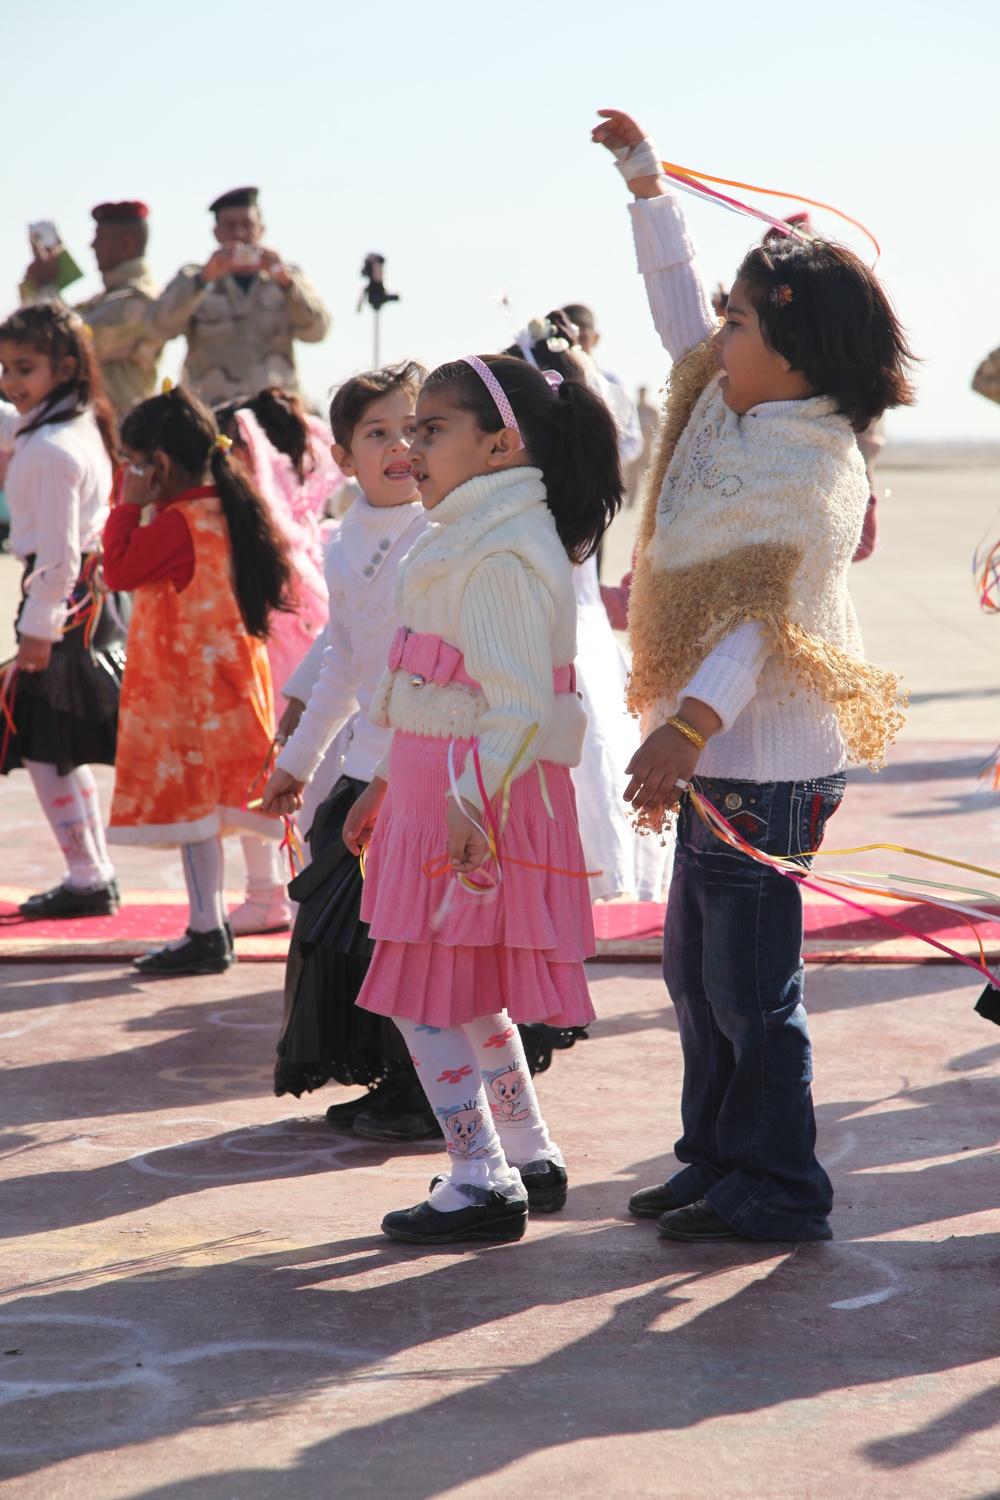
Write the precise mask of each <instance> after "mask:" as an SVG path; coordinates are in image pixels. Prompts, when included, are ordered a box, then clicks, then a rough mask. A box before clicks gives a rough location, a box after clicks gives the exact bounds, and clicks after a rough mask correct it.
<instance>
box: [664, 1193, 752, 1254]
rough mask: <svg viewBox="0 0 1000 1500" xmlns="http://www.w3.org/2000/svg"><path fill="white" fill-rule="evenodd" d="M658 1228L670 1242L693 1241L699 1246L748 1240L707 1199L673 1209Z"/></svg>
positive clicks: (700, 1199) (666, 1214)
mask: <svg viewBox="0 0 1000 1500" xmlns="http://www.w3.org/2000/svg"><path fill="white" fill-rule="evenodd" d="M656 1227H657V1229H658V1230H659V1232H660V1233H661V1234H662V1235H665V1236H666V1238H667V1239H668V1240H691V1241H693V1242H695V1243H697V1244H708V1245H710V1244H714V1243H715V1241H716V1240H720V1241H721V1240H743V1239H746V1235H744V1234H739V1233H738V1232H737V1231H736V1230H735V1229H734V1228H733V1226H732V1225H731V1224H727V1223H726V1220H725V1219H723V1218H722V1217H721V1216H720V1215H719V1214H717V1213H716V1212H715V1209H714V1208H713V1207H712V1205H711V1204H710V1203H709V1202H708V1200H707V1199H706V1198H699V1199H698V1202H697V1203H688V1204H685V1206H684V1207H683V1208H674V1209H671V1210H670V1211H669V1212H668V1213H665V1214H663V1215H662V1217H661V1218H660V1220H659V1222H658V1223H657V1226H656Z"/></svg>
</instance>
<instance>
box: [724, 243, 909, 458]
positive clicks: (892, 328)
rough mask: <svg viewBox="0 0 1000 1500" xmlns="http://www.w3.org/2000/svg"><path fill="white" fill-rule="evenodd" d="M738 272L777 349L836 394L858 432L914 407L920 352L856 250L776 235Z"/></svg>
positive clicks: (827, 392) (756, 249)
mask: <svg viewBox="0 0 1000 1500" xmlns="http://www.w3.org/2000/svg"><path fill="white" fill-rule="evenodd" d="M736 274H737V276H738V277H740V278H741V279H742V280H744V281H745V282H746V283H747V286H748V289H749V294H750V298H751V301H752V302H753V304H754V308H755V310H756V313H757V317H758V319H759V320H760V327H761V332H762V333H763V335H764V337H765V339H766V340H767V342H768V343H769V344H770V345H771V347H772V349H774V350H776V351H777V353H778V354H780V355H782V356H783V358H785V359H787V360H788V362H789V364H790V365H791V367H792V369H793V370H800V371H801V372H802V374H803V375H804V376H805V378H806V379H807V380H808V382H809V384H810V385H811V386H813V387H814V389H815V390H816V391H817V392H819V393H820V394H821V395H824V396H832V397H833V399H834V400H835V401H836V403H837V410H838V411H839V412H841V413H842V415H843V416H845V417H847V419H848V421H849V422H850V423H851V426H852V427H853V428H854V429H855V431H856V432H863V431H864V429H865V428H866V427H867V426H868V425H869V423H871V422H873V421H874V420H875V418H876V417H880V416H881V415H882V413H883V412H884V411H886V410H887V409H888V408H889V407H892V406H909V405H911V404H912V402H913V400H914V392H913V386H912V385H911V383H910V380H909V378H908V376H907V368H908V366H909V365H911V364H912V363H913V359H914V356H913V353H912V351H911V349H910V347H909V345H908V344H907V342H906V336H905V334H904V332H903V329H902V327H901V326H900V323H899V320H898V319H897V317H896V314H895V313H894V312H893V310H892V307H891V306H890V304H889V299H888V298H887V297H886V294H885V292H884V291H883V290H882V288H881V286H880V285H879V283H878V281H877V280H876V278H875V276H874V275H873V274H872V272H871V271H870V270H869V268H868V267H867V266H866V265H865V263H864V261H863V260H861V259H860V257H859V256H857V255H855V254H854V251H853V250H848V249H847V247H846V246H845V245H836V244H831V243H829V242H827V241H823V240H816V239H809V240H800V239H796V238H793V237H792V236H791V235H781V234H779V233H778V232H775V233H773V234H770V235H768V236H767V237H766V239H765V241H764V243H763V244H762V245H756V246H754V248H753V249H752V250H750V251H748V252H747V254H746V255H745V256H744V258H743V262H742V264H741V266H740V268H739V270H738V271H737V273H736Z"/></svg>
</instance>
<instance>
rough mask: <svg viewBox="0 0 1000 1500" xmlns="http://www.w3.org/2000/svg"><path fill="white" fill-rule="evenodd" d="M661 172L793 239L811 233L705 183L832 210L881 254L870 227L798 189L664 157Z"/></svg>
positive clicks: (684, 187) (688, 190)
mask: <svg viewBox="0 0 1000 1500" xmlns="http://www.w3.org/2000/svg"><path fill="white" fill-rule="evenodd" d="M660 166H661V168H662V170H663V175H664V176H665V177H668V178H669V179H670V181H671V182H672V183H673V184H674V186H675V187H678V188H680V189H681V191H682V192H684V193H691V194H692V195H693V196H694V197H695V198H701V199H702V200H703V201H705V202H708V203H714V204H716V205H717V207H719V208H725V209H728V210H729V212H730V213H734V214H745V215H747V216H748V217H749V218H751V219H760V220H761V221H762V222H763V223H764V224H769V225H770V226H771V228H772V229H777V230H779V231H780V232H781V233H782V234H790V235H793V236H794V237H795V238H796V239H800V240H805V239H811V238H812V237H813V236H812V235H810V234H809V233H808V232H806V231H804V230H802V229H800V228H795V227H794V226H792V225H791V224H788V223H786V221H785V220H784V219H776V218H774V217H773V216H772V215H771V214H769V213H767V212H766V211H765V210H764V209H762V208H755V207H754V205H753V204H751V203H744V202H743V201H742V200H741V199H739V198H731V197H730V196H729V194H728V193H720V192H718V191H717V190H716V188H714V187H709V185H708V184H709V183H713V182H714V183H716V184H717V185H718V186H719V187H733V188H740V189H741V190H742V191H744V192H747V193H763V194H764V196H765V197H768V198H791V199H792V201H793V202H795V203H808V204H809V206H810V207H811V208H821V209H823V210H824V212H826V213H831V214H836V215H837V218H838V219H843V220H844V222H845V223H847V224H853V226H854V228H855V229H860V230H861V233H862V234H863V235H865V236H866V237H867V238H868V239H869V240H871V242H872V244H873V245H874V246H875V260H876V261H878V258H879V256H880V255H881V254H882V250H881V246H880V245H879V242H878V240H877V239H876V238H875V236H874V235H873V234H872V232H871V230H870V229H866V228H865V226H864V224H862V223H861V222H860V221H859V220H858V219H852V218H851V216H850V214H845V213H844V212H842V210H841V209H839V208H834V206H833V204H832V203H821V202H820V201H819V199H818V198H805V197H803V195H802V194H801V193H782V192H779V190H778V189H777V188H765V187H755V186H754V185H753V184H752V183H749V182H736V181H734V180H732V179H731V178H729V177H712V176H710V175H709V173H708V172H696V171H695V170H694V169H693V168H692V167H681V166H678V165H677V163H676V162H671V161H664V162H661V163H660Z"/></svg>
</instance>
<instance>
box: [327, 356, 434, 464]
mask: <svg viewBox="0 0 1000 1500" xmlns="http://www.w3.org/2000/svg"><path fill="white" fill-rule="evenodd" d="M426 379H427V371H426V370H425V369H424V367H423V365H418V364H417V362H416V360H413V359H405V360H403V361H402V363H401V364H398V365H386V366H385V367H384V368H383V369H381V370H365V371H364V373H363V374H361V375H352V376H351V378H350V380H345V381H344V383H343V385H342V386H339V387H338V388H337V394H336V395H335V396H334V398H333V400H332V401H331V402H330V426H331V428H332V429H333V436H334V439H335V441H336V442H338V443H339V444H340V446H341V447H342V448H346V449H347V450H348V451H350V447H351V439H352V438H353V436H354V429H355V427H357V425H358V423H359V422H360V421H361V418H362V417H363V416H364V414H365V412H366V411H367V410H368V408H369V406H371V405H372V404H373V402H375V401H378V400H380V399H381V397H383V396H388V395H390V394H391V393H392V392H393V391H405V392H406V394H407V395H408V396H410V395H412V396H414V397H416V395H417V392H418V391H419V390H420V387H421V386H422V385H423V383H424V381H425V380H426Z"/></svg>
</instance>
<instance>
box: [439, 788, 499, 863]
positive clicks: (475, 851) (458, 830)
mask: <svg viewBox="0 0 1000 1500" xmlns="http://www.w3.org/2000/svg"><path fill="white" fill-rule="evenodd" d="M446 816H447V822H448V858H449V859H450V860H451V867H452V869H453V870H457V871H458V873H459V874H460V875H470V874H471V873H472V871H473V870H478V869H479V866H480V865H481V864H482V863H483V861H484V860H485V858H486V856H487V855H488V854H489V852H490V846H489V844H488V843H487V841H486V839H485V838H484V837H483V835H482V833H481V832H480V831H479V829H478V828H477V827H476V824H475V823H474V822H473V821H472V818H471V817H470V816H469V813H468V812H467V811H466V805H465V803H460V802H458V801H456V800H455V798H454V797H449V798H448V811H447V814H446ZM477 821H481V820H477Z"/></svg>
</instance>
